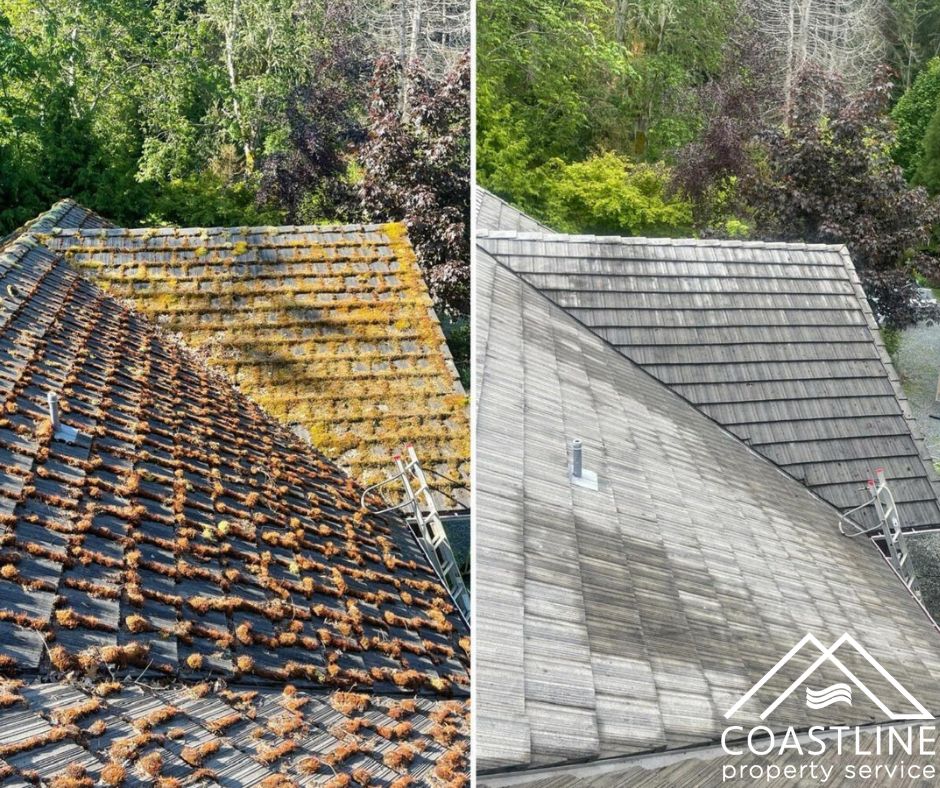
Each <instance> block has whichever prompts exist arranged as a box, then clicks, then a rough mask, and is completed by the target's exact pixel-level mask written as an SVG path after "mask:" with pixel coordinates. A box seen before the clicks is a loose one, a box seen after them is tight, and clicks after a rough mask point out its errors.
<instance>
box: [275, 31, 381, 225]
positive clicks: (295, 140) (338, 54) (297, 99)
mask: <svg viewBox="0 0 940 788" xmlns="http://www.w3.org/2000/svg"><path fill="white" fill-rule="evenodd" d="M365 68H366V63H365V62H364V61H363V59H362V58H361V55H360V54H359V53H358V51H357V50H350V49H347V48H344V49H338V50H336V51H334V52H331V53H330V57H329V59H328V60H326V61H325V62H323V63H321V64H320V66H319V67H318V68H317V70H316V74H315V76H314V77H313V78H312V79H311V81H310V82H309V83H308V84H306V85H303V86H300V87H298V88H296V89H295V90H294V92H293V94H292V95H291V96H290V99H289V100H288V105H287V122H288V137H287V145H286V149H285V150H284V151H281V152H277V153H273V154H272V155H270V156H268V157H267V159H266V160H265V162H264V166H263V169H262V178H261V189H260V192H259V194H258V199H259V202H260V203H261V204H276V205H279V206H282V207H283V208H284V209H285V211H286V214H287V219H288V220H289V221H291V222H294V223H299V224H312V223H315V222H317V221H321V220H322V219H323V218H330V219H334V220H339V219H347V218H350V217H351V216H352V215H354V214H355V213H358V211H357V208H358V200H357V195H356V188H355V185H354V184H353V183H352V181H351V178H350V168H351V161H352V157H353V152H354V146H355V145H356V144H357V143H360V142H361V141H362V139H363V136H364V130H363V128H362V123H361V119H360V118H359V113H358V108H359V107H360V106H361V105H362V101H363V98H364V95H363V94H364V93H365V90H364V89H363V88H362V87H360V86H361V85H364V84H366V81H365V79H364V75H365Z"/></svg>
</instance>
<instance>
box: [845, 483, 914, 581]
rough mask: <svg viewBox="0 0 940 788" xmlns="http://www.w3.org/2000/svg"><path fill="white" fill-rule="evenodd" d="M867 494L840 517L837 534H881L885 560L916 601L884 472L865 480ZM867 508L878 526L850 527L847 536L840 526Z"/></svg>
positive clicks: (893, 503) (902, 539) (903, 540)
mask: <svg viewBox="0 0 940 788" xmlns="http://www.w3.org/2000/svg"><path fill="white" fill-rule="evenodd" d="M868 494H869V496H871V497H870V498H869V499H868V500H867V501H865V503H863V504H862V505H861V506H856V507H855V508H854V509H850V510H849V511H847V512H845V513H844V514H843V515H841V516H840V517H839V530H840V531H841V532H842V534H843V535H844V536H851V537H854V536H863V535H871V534H872V533H874V532H875V531H879V530H880V531H881V532H882V534H883V536H884V539H885V543H886V544H887V546H888V560H889V561H890V562H891V565H892V566H893V567H894V568H895V570H897V573H898V574H899V575H900V576H901V579H902V580H903V581H904V585H906V586H907V587H908V590H910V592H911V593H912V594H914V595H915V596H917V597H918V598H919V597H920V589H919V588H918V586H917V578H916V577H915V576H914V569H913V567H912V566H911V563H910V561H911V554H910V552H908V549H907V539H906V537H905V535H904V532H903V531H902V530H901V519H900V517H899V516H898V506H897V504H896V503H895V501H894V495H893V494H892V493H891V490H890V488H889V487H888V481H887V479H885V472H884V468H878V469H877V470H876V471H875V478H874V479H869V480H868ZM866 506H874V507H875V511H876V512H877V513H878V525H876V526H875V527H874V528H868V529H865V530H863V529H859V528H858V526H855V524H854V523H850V524H851V525H852V526H853V528H855V529H856V530H855V532H854V533H846V532H845V530H844V529H843V525H845V523H846V519H845V518H846V517H848V516H849V515H850V514H852V513H853V512H857V511H858V510H859V509H864V508H865V507H866Z"/></svg>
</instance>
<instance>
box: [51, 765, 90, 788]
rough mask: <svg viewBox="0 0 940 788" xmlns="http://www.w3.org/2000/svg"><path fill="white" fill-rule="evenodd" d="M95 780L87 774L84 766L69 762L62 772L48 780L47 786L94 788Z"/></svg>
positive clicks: (55, 787) (52, 787)
mask: <svg viewBox="0 0 940 788" xmlns="http://www.w3.org/2000/svg"><path fill="white" fill-rule="evenodd" d="M94 785H95V781H94V780H93V779H92V778H91V777H89V776H88V771H87V770H86V769H85V767H84V766H81V765H80V764H77V763H71V764H69V765H68V766H66V767H65V771H64V772H63V773H62V774H59V775H56V776H55V777H53V778H52V779H51V780H50V781H49V788H94Z"/></svg>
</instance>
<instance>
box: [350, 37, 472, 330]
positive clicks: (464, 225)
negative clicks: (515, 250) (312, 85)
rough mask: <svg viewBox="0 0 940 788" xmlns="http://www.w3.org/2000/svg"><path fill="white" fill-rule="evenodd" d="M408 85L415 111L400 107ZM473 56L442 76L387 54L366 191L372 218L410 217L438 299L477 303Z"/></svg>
mask: <svg viewBox="0 0 940 788" xmlns="http://www.w3.org/2000/svg"><path fill="white" fill-rule="evenodd" d="M403 89H407V90H408V95H409V98H408V107H409V109H408V111H407V112H402V111H400V106H401V105H400V103H399V102H400V101H401V93H400V91H401V90H403ZM469 96H470V57H469V53H467V54H465V56H464V57H463V58H461V60H460V61H459V62H458V63H457V64H456V65H455V66H454V68H453V69H452V70H451V71H450V72H449V73H448V74H447V75H446V76H444V77H443V78H442V79H436V78H434V77H432V76H431V75H429V74H428V73H427V72H426V71H425V70H424V68H423V67H422V66H421V64H420V63H412V64H410V65H409V66H406V67H403V66H402V64H401V63H400V62H399V61H398V60H397V59H396V58H393V57H385V58H383V59H381V60H380V61H379V63H378V65H377V67H376V71H375V75H374V76H373V79H372V84H371V102H370V106H369V124H368V129H369V134H368V139H367V141H366V142H365V143H364V145H363V146H362V148H361V150H360V154H359V163H360V166H361V167H362V173H363V177H362V183H361V186H360V196H361V199H362V204H363V207H364V209H365V210H366V213H367V214H368V216H369V217H371V218H373V219H382V220H385V219H388V218H395V219H399V220H402V221H404V223H405V225H406V226H407V228H408V234H409V237H410V239H411V242H412V243H413V244H414V248H415V252H416V254H417V256H418V260H419V262H420V264H421V267H422V270H423V271H424V274H425V277H426V279H427V281H428V285H429V287H430V288H431V292H432V294H433V295H434V297H435V300H436V301H437V302H438V303H439V305H440V306H441V307H442V308H443V309H444V310H445V311H446V312H448V313H450V314H464V315H466V314H469V306H470V180H469V176H470V102H469Z"/></svg>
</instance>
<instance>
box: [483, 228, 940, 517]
mask: <svg viewBox="0 0 940 788" xmlns="http://www.w3.org/2000/svg"><path fill="white" fill-rule="evenodd" d="M478 243H479V244H480V246H481V248H483V249H485V250H486V251H488V252H489V253H491V254H492V255H494V256H495V257H496V258H497V259H498V260H499V261H500V262H501V263H503V264H504V265H506V266H508V267H509V268H510V269H511V270H513V271H514V272H516V273H517V274H518V275H519V276H521V277H522V278H523V279H524V280H525V281H526V282H528V283H530V284H531V285H533V286H534V287H536V288H537V289H538V290H540V291H541V292H542V293H544V294H545V295H546V296H548V297H549V298H551V299H552V301H554V302H555V303H556V304H558V305H559V306H560V307H562V308H563V309H564V310H565V311H566V312H567V313H568V314H569V315H571V316H572V317H573V318H575V319H576V320H577V321H578V322H580V323H582V324H583V325H584V326H586V327H587V328H589V329H590V330H591V331H593V332H594V333H595V334H597V335H598V336H599V337H601V338H602V339H604V340H605V341H606V342H608V343H610V344H611V345H613V346H614V347H615V348H616V349H617V350H619V351H620V352H621V353H622V354H623V355H625V356H627V357H628V358H630V359H631V360H633V361H635V362H636V363H637V364H639V365H640V366H642V367H643V368H644V369H645V370H646V371H647V372H649V373H650V374H652V375H653V376H655V377H656V378H657V379H659V380H661V381H662V382H663V383H665V384H666V385H667V386H669V388H671V389H672V390H673V391H675V392H676V393H678V394H680V395H681V396H682V397H683V398H685V399H687V400H688V401H690V402H692V403H693V404H694V405H696V407H698V408H699V409H700V410H702V411H703V412H704V413H705V414H707V415H708V416H710V417H711V418H713V419H714V420H715V421H717V422H718V423H719V424H722V425H723V426H725V427H727V428H728V429H729V430H730V431H731V432H733V433H734V434H735V435H737V436H738V437H740V438H741V439H742V440H743V441H745V442H747V443H748V444H749V445H750V446H751V447H752V448H754V449H755V450H757V451H758V452H760V453H761V454H763V455H764V456H765V457H767V458H768V459H770V460H772V461H773V462H774V463H776V464H777V465H779V466H780V467H781V468H783V469H784V470H785V471H786V472H787V473H789V474H791V475H792V476H793V477H795V478H797V479H799V480H800V481H802V482H803V483H804V484H805V485H806V486H807V487H809V488H810V489H811V490H813V492H815V493H817V494H818V495H820V496H822V497H823V498H825V499H826V500H827V501H829V502H830V503H832V504H833V505H835V506H837V507H838V508H840V509H842V510H847V509H850V508H853V507H855V506H858V505H859V504H861V503H863V501H864V500H865V498H866V494H865V492H864V490H865V483H866V481H867V480H868V479H869V478H872V477H873V475H874V471H875V469H876V468H879V467H882V468H884V469H885V471H886V475H887V478H888V481H889V483H890V486H891V490H892V493H893V494H894V496H895V498H896V499H897V500H898V502H899V510H900V515H901V521H902V525H903V526H904V527H905V528H906V529H908V530H933V529H937V528H940V503H938V492H940V482H938V480H937V476H936V473H935V472H934V470H933V467H932V462H931V460H930V457H929V453H928V451H927V449H926V446H925V445H924V443H923V441H922V440H920V439H919V437H918V435H919V430H918V428H917V426H916V424H915V423H914V420H913V417H912V416H911V413H910V410H909V408H908V407H907V402H906V398H905V396H904V393H903V391H902V389H901V386H900V383H899V379H898V375H897V373H896V372H895V370H894V368H893V367H892V365H891V360H890V358H889V357H888V354H887V352H886V351H885V348H884V345H883V343H882V341H881V337H880V334H879V332H878V330H877V324H876V322H875V320H874V317H873V316H872V313H871V310H870V308H869V306H868V302H867V300H866V298H865V295H864V293H863V291H862V289H861V285H860V282H859V279H858V276H857V274H856V272H855V269H854V268H853V266H852V261H851V259H850V258H849V255H848V253H847V252H846V251H845V249H844V247H839V246H811V245H804V244H765V243H742V242H728V241H687V240H671V239H645V238H634V239H622V238H601V237H590V236H562V235H527V234H526V235H518V236H517V235H515V234H511V233H500V232H493V233H483V237H481V238H480V239H479V241H478ZM858 519H859V520H860V521H861V522H862V523H863V524H865V525H868V526H875V525H877V517H876V515H875V513H874V510H873V509H871V508H868V509H866V510H863V511H861V512H859V514H858Z"/></svg>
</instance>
